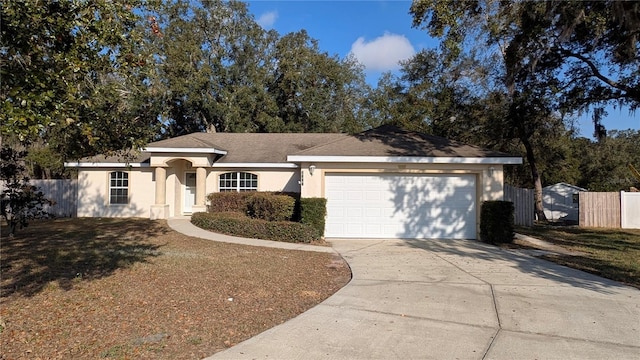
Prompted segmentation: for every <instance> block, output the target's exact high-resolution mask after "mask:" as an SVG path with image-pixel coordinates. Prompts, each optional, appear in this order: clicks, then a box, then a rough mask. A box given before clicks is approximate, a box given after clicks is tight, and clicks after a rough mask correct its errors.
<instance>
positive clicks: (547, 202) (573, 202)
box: [542, 182, 587, 222]
mask: <svg viewBox="0 0 640 360" xmlns="http://www.w3.org/2000/svg"><path fill="white" fill-rule="evenodd" d="M581 191H587V189H583V188H581V187H579V186H575V185H571V184H567V183H563V182H560V183H557V184H553V185H549V186H546V187H544V188H542V207H543V208H544V215H545V216H546V217H547V220H562V221H572V222H574V221H575V222H577V221H578V216H579V214H580V204H579V202H578V199H579V195H578V194H579V193H580V192H581Z"/></svg>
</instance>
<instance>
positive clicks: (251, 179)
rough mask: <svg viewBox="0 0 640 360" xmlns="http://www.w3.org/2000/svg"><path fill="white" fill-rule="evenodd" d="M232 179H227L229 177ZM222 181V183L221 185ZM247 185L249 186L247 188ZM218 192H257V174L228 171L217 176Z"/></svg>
mask: <svg viewBox="0 0 640 360" xmlns="http://www.w3.org/2000/svg"><path fill="white" fill-rule="evenodd" d="M231 176H232V178H228V177H231ZM223 181H224V183H223ZM247 184H249V186H247ZM218 191H219V192H250V191H258V174H254V173H251V172H247V171H228V172H225V173H222V174H219V175H218Z"/></svg>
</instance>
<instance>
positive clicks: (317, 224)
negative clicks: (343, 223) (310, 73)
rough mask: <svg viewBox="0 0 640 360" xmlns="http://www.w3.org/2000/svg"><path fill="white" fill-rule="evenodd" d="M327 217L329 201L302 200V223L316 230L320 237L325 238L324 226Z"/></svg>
mask: <svg viewBox="0 0 640 360" xmlns="http://www.w3.org/2000/svg"><path fill="white" fill-rule="evenodd" d="M326 216H327V199H325V198H301V199H300V222H301V223H302V224H305V225H309V226H311V227H313V228H314V229H316V231H317V233H318V237H323V236H324V225H325V219H326Z"/></svg>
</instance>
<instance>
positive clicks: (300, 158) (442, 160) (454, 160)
mask: <svg viewBox="0 0 640 360" xmlns="http://www.w3.org/2000/svg"><path fill="white" fill-rule="evenodd" d="M287 161H290V162H296V163H298V162H318V163H321V162H336V163H404V164H413V163H420V164H487V165H498V164H501V165H519V164H522V158H521V157H490V156H489V157H444V156H443V157H438V156H433V157H419V156H319V155H289V156H287Z"/></svg>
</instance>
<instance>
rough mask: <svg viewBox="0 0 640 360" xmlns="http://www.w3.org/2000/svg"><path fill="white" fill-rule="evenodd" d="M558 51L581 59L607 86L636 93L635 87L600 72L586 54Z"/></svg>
mask: <svg viewBox="0 0 640 360" xmlns="http://www.w3.org/2000/svg"><path fill="white" fill-rule="evenodd" d="M559 51H560V53H561V54H562V55H564V56H567V57H572V58H575V59H578V60H580V61H582V62H583V63H585V64H586V65H587V66H588V67H589V69H591V73H592V74H593V76H595V77H596V78H598V79H600V81H602V82H604V83H605V84H607V85H609V86H611V87H613V88H616V89H618V90H622V91H625V92H627V93H629V94H632V95H634V96H636V93H637V90H636V89H634V88H631V87H629V86H626V85H624V84H620V83H618V82H616V81H613V80H612V79H610V78H608V77H606V76H604V75H603V74H602V73H601V72H600V70H599V69H598V67H597V66H596V65H595V64H594V63H593V61H591V59H589V58H587V57H586V56H583V55H580V54H576V53H573V52H571V51H569V50H565V49H559Z"/></svg>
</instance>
